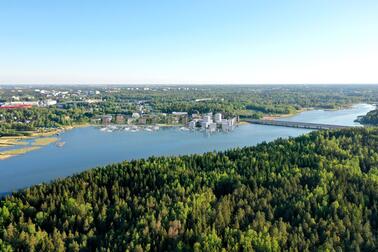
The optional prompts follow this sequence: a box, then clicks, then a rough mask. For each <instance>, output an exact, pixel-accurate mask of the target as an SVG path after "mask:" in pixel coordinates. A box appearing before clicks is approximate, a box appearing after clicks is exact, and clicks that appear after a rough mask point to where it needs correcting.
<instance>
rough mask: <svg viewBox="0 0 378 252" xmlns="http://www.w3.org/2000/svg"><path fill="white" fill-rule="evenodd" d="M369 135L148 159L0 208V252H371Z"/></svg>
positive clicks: (376, 144) (377, 236)
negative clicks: (93, 251)
mask: <svg viewBox="0 0 378 252" xmlns="http://www.w3.org/2000/svg"><path fill="white" fill-rule="evenodd" d="M377 170H378V129H377V128H370V129H369V128H359V129H358V128H355V129H344V130H337V131H318V132H312V133H310V134H308V135H304V136H301V137H298V138H290V139H287V140H284V139H279V140H276V141H274V142H272V143H262V144H260V145H258V146H256V147H249V148H241V149H234V150H228V151H225V152H218V153H215V152H211V153H206V154H203V155H190V156H180V157H152V158H149V159H146V160H135V161H131V162H126V161H125V162H123V163H119V164H113V165H109V166H107V167H105V168H97V169H92V170H89V171H86V172H83V173H81V174H78V175H75V176H72V177H69V178H66V179H63V180H57V181H55V182H52V183H50V184H42V185H38V186H33V187H31V188H28V189H25V190H23V191H20V192H16V193H14V194H13V195H10V196H7V197H6V198H4V199H2V200H1V201H0V250H1V251H12V250H14V251H65V250H68V251H92V250H96V249H97V250H98V251H282V250H284V251H317V250H318V251H335V250H336V251H358V250H360V251H375V250H377V248H378V232H377V230H378V179H377V174H378V172H377Z"/></svg>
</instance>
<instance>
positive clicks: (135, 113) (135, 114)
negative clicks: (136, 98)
mask: <svg viewBox="0 0 378 252" xmlns="http://www.w3.org/2000/svg"><path fill="white" fill-rule="evenodd" d="M131 117H132V118H134V119H138V118H139V117H140V114H139V113H137V112H134V113H133V114H132V115H131Z"/></svg>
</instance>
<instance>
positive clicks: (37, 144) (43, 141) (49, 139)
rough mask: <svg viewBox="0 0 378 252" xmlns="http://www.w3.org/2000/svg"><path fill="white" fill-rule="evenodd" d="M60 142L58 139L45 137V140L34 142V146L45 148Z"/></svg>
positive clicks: (38, 139) (39, 139) (40, 139)
mask: <svg viewBox="0 0 378 252" xmlns="http://www.w3.org/2000/svg"><path fill="white" fill-rule="evenodd" d="M56 141H58V138H56V137H44V138H37V139H35V140H34V142H33V144H32V145H33V146H45V145H48V144H51V143H55V142H56Z"/></svg>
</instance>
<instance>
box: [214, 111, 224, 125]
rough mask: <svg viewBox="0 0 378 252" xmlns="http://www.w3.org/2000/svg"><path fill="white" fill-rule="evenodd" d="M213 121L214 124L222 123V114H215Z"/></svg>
mask: <svg viewBox="0 0 378 252" xmlns="http://www.w3.org/2000/svg"><path fill="white" fill-rule="evenodd" d="M214 121H215V122H216V123H220V122H222V114H221V113H216V114H215V115H214Z"/></svg>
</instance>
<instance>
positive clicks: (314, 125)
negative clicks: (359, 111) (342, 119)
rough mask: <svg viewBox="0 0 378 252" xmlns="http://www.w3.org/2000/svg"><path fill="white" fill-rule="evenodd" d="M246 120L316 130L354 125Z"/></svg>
mask: <svg viewBox="0 0 378 252" xmlns="http://www.w3.org/2000/svg"><path fill="white" fill-rule="evenodd" d="M245 121H246V122H249V123H252V124H262V125H271V126H281V127H290V128H302V129H314V130H322V129H344V128H350V127H352V126H342V125H332V124H321V123H306V122H291V121H276V120H258V119H247V120H245Z"/></svg>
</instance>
